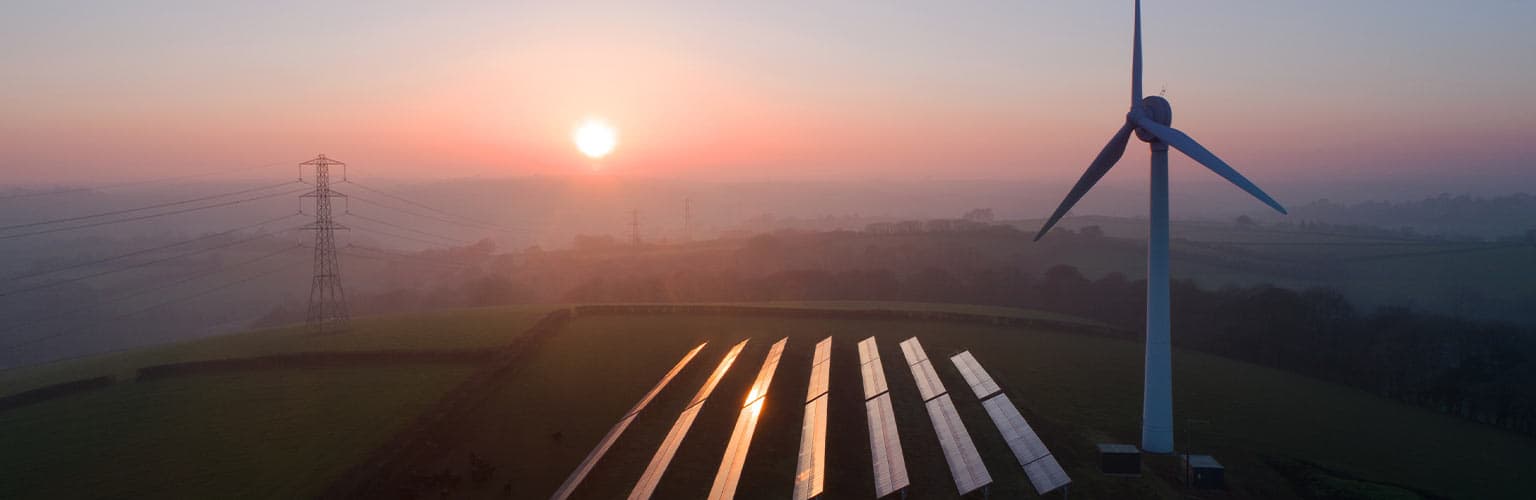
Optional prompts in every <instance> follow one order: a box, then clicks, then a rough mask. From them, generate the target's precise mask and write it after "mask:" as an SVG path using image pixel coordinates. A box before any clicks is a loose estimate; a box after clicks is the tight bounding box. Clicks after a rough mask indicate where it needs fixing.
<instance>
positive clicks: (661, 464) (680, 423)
mask: <svg viewBox="0 0 1536 500" xmlns="http://www.w3.org/2000/svg"><path fill="white" fill-rule="evenodd" d="M702 408H703V407H702V406H690V407H688V409H686V410H683V413H682V414H681V415H678V416H677V422H674V423H673V424H672V430H669V431H667V437H666V439H663V440H662V441H661V446H660V447H658V448H657V449H656V455H655V456H653V457H651V463H650V464H647V465H646V466H645V472H644V473H642V474H640V481H639V482H637V483H635V489H633V490H630V492H629V500H645V499H648V498H651V494H652V493H655V492H656V485H657V484H660V483H661V476H662V474H665V473H666V472H667V465H668V464H670V463H671V462H672V455H675V454H677V448H678V447H679V446H681V445H682V444H683V438H684V437H686V436H687V435H688V429H689V428H691V427H693V419H694V418H696V417H698V416H699V410H700V409H702Z"/></svg>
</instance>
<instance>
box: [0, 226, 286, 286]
mask: <svg viewBox="0 0 1536 500" xmlns="http://www.w3.org/2000/svg"><path fill="white" fill-rule="evenodd" d="M289 230H292V229H289ZM274 234H277V233H263V234H258V235H255V236H251V237H249V238H242V239H238V240H235V241H231V242H228V243H224V244H221V245H214V246H211V247H207V248H202V249H198V250H193V251H190V252H182V253H179V254H176V255H172V256H169V257H161V258H158V259H153V260H146V261H144V262H139V263H136V264H131V265H127V266H123V267H119V268H115V269H107V270H105V271H98V272H95V273H91V274H87V275H84V276H76V277H73V278H67V279H62V280H58V281H50V282H47V283H42V284H38V285H33V286H29V287H25V288H17V289H13V290H7V291H4V292H0V297H7V296H11V295H15V294H18V293H26V292H32V291H37V290H42V289H45V288H53V287H56V286H59V285H64V284H68V283H76V282H80V281H85V280H88V279H93V278H99V277H102V276H107V275H111V274H117V273H120V272H123V271H130V270H133V269H139V268H143V267H148V266H152V265H155V264H160V263H164V262H169V261H172V260H176V259H180V258H183V257H191V256H193V255H198V254H203V253H208V252H212V251H214V250H220V249H224V248H229V247H232V246H235V245H239V244H242V243H248V242H251V241H255V240H259V239H262V238H270V237H272V236H273V235H274Z"/></svg>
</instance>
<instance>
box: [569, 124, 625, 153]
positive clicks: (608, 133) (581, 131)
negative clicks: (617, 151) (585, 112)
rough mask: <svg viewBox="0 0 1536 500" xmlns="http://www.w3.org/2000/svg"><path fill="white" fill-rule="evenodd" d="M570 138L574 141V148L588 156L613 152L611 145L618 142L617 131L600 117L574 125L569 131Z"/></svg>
mask: <svg viewBox="0 0 1536 500" xmlns="http://www.w3.org/2000/svg"><path fill="white" fill-rule="evenodd" d="M571 139H572V140H574V141H575V142H576V149H578V150H581V154H584V155H587V157H589V158H594V159H596V158H602V157H604V156H608V153H611V152H613V147H614V146H615V145H617V144H618V142H619V133H618V131H617V130H614V128H613V126H612V125H609V124H608V122H606V121H603V120H601V119H595V118H594V119H588V120H585V121H583V122H581V124H580V125H577V126H576V130H575V131H574V132H572V133H571Z"/></svg>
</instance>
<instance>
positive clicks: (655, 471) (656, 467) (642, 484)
mask: <svg viewBox="0 0 1536 500" xmlns="http://www.w3.org/2000/svg"><path fill="white" fill-rule="evenodd" d="M746 345H747V341H745V340H743V341H741V343H739V344H736V345H735V346H734V347H731V350H730V352H727V353H726V354H725V358H724V359H721V360H720V364H719V365H718V366H716V367H715V371H714V373H711V374H710V375H709V379H708V380H705V381H704V386H703V387H700V388H699V392H698V393H696V394H694V396H693V400H692V401H690V402H689V403H688V408H687V409H684V410H683V413H682V414H681V415H678V416H677V422H676V423H674V424H672V430H670V431H667V437H666V439H664V440H662V442H661V446H660V447H659V448H657V449H656V455H654V456H652V457H651V463H650V464H648V465H646V466H645V472H644V473H643V474H641V475H640V481H639V482H637V483H635V489H633V490H631V491H630V492H629V500H645V499H648V498H650V497H651V494H652V493H654V492H655V491H656V485H657V484H659V483H660V482H661V476H662V475H663V474H665V473H666V472H667V465H668V464H670V463H671V462H672V455H674V454H676V453H677V448H678V447H679V446H681V445H682V444H683V437H685V436H687V435H688V429H689V428H690V427H692V426H693V419H694V417H697V416H698V415H699V410H700V409H701V408H703V404H704V401H705V400H706V399H708V398H709V393H711V392H714V390H715V385H717V384H719V383H720V379H721V378H724V377H725V373H726V372H727V371H730V369H731V364H733V363H735V361H736V356H738V355H740V354H741V348H743V347H746Z"/></svg>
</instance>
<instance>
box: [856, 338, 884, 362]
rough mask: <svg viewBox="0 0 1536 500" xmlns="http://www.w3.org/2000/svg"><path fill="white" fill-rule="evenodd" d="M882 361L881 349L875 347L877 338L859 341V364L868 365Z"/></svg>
mask: <svg viewBox="0 0 1536 500" xmlns="http://www.w3.org/2000/svg"><path fill="white" fill-rule="evenodd" d="M877 359H880V348H879V346H878V345H875V338H874V337H870V338H867V339H864V340H860V341H859V364H861V365H862V364H864V363H868V362H870V361H874V360H877Z"/></svg>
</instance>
